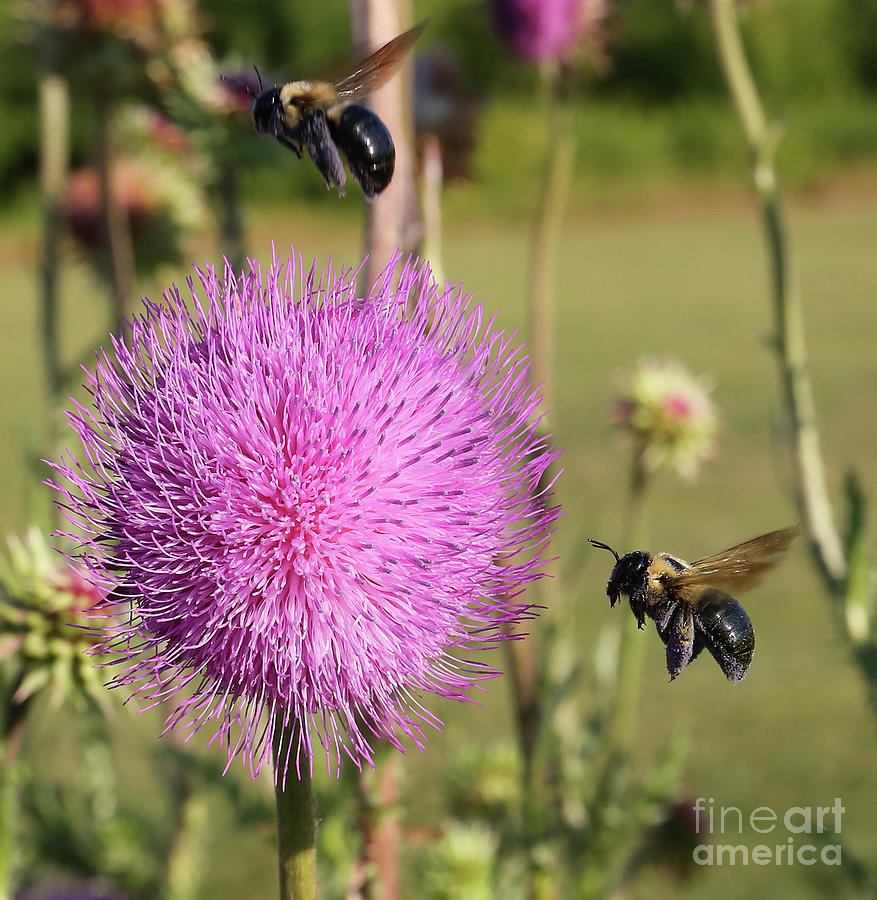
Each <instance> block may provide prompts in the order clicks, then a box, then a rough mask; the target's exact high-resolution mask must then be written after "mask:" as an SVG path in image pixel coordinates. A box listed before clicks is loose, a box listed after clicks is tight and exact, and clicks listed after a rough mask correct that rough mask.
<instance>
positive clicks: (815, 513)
mask: <svg viewBox="0 0 877 900" xmlns="http://www.w3.org/2000/svg"><path fill="white" fill-rule="evenodd" d="M709 9H710V18H711V21H712V27H713V34H714V37H715V42H716V47H717V48H718V52H719V59H720V62H721V66H722V71H723V73H724V76H725V80H726V82H727V84H728V89H729V91H730V93H731V97H732V99H733V102H734V107H735V109H736V111H737V116H738V118H739V119H740V124H741V126H742V128H743V132H744V134H745V136H746V141H747V143H748V145H749V152H750V155H751V157H752V166H753V180H754V183H755V189H756V192H757V194H758V198H759V201H760V203H761V210H762V217H763V221H764V228H765V236H766V240H767V249H768V255H769V260H770V268H771V282H772V292H773V304H774V319H775V325H776V349H777V358H778V362H779V368H780V379H781V382H782V387H783V400H784V403H785V407H786V409H787V411H788V413H789V419H790V422H791V429H792V443H793V449H794V461H795V475H796V479H795V484H796V501H797V504H798V508H799V510H800V514H801V517H802V518H803V520H804V523H805V525H806V528H807V533H808V535H809V538H810V551H811V553H812V555H813V557H814V559H815V561H816V564H817V566H818V568H819V571H820V573H821V575H822V578H823V580H824V581H825V584H826V585H827V587H828V589H829V590H830V591H831V593H832V594H835V595H840V594H842V593H843V591H844V585H845V581H846V569H847V566H846V560H845V557H844V551H843V545H842V542H841V538H840V535H839V533H838V531H837V528H836V526H835V523H834V515H833V512H832V508H831V501H830V500H829V495H828V486H827V483H826V474H825V465H824V463H823V460H822V452H821V450H820V444H819V431H818V429H817V426H816V411H815V405H814V402H813V391H812V388H811V385H810V376H809V373H808V371H807V352H806V344H805V340H804V316H803V310H802V306H801V297H800V293H799V291H798V285H797V281H796V279H795V277H794V273H793V270H792V266H791V263H790V253H789V244H788V238H787V235H786V228H785V222H784V218H783V209H782V204H781V202H780V197H779V190H778V184H777V175H776V168H775V157H776V149H777V144H778V142H779V136H780V130H779V128H777V127H776V126H775V125H771V124H770V123H768V121H767V118H766V116H765V114H764V110H763V107H762V105H761V100H760V98H759V96H758V90H757V88H756V86H755V80H754V78H753V77H752V72H751V70H750V68H749V64H748V62H747V60H746V54H745V51H744V48H743V40H742V37H741V35H740V23H739V19H738V17H737V6H736V0H709Z"/></svg>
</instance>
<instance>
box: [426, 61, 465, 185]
mask: <svg viewBox="0 0 877 900" xmlns="http://www.w3.org/2000/svg"><path fill="white" fill-rule="evenodd" d="M480 109H481V100H480V98H479V97H478V96H477V95H476V93H475V92H474V91H473V90H472V89H471V87H469V86H468V85H467V84H466V82H465V80H464V77H463V73H462V70H461V68H460V65H459V63H458V61H457V60H456V59H455V58H454V56H453V55H452V54H451V53H449V52H448V51H442V50H433V51H432V52H429V53H426V54H422V55H420V56H418V57H417V58H416V59H415V61H414V127H415V131H416V134H417V139H418V144H419V146H418V150H419V151H420V153H421V154H422V153H423V141H424V139H426V138H427V137H429V136H433V137H436V138H438V141H439V146H440V147H441V160H442V175H443V180H444V181H451V180H453V179H465V178H469V177H470V174H471V156H472V149H473V148H474V146H475V125H476V120H477V117H478V113H479V111H480Z"/></svg>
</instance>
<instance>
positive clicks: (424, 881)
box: [418, 822, 499, 900]
mask: <svg viewBox="0 0 877 900" xmlns="http://www.w3.org/2000/svg"><path fill="white" fill-rule="evenodd" d="M498 845H499V840H498V838H497V835H496V834H495V833H494V832H493V831H491V830H490V829H488V828H485V827H483V826H480V825H477V824H465V823H462V822H449V823H448V824H447V825H446V826H445V830H444V833H443V834H442V837H441V839H440V840H439V841H437V842H435V843H432V844H429V845H428V846H426V847H425V848H424V849H423V850H422V851H421V853H420V854H419V855H420V857H421V859H420V861H419V862H420V864H419V866H418V896H420V897H422V898H423V900H456V898H458V897H466V898H467V900H491V898H493V897H495V896H497V894H496V893H495V891H494V869H495V864H496V863H495V857H496V853H497V849H498Z"/></svg>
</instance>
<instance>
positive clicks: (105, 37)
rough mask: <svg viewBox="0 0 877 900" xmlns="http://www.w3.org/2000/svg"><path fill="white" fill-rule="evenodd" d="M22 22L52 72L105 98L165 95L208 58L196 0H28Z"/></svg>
mask: <svg viewBox="0 0 877 900" xmlns="http://www.w3.org/2000/svg"><path fill="white" fill-rule="evenodd" d="M20 17H21V19H22V20H23V23H24V31H25V39H26V40H27V41H28V42H29V43H31V44H33V45H34V46H36V47H37V48H38V49H39V50H40V52H41V54H42V55H43V56H44V58H45V59H47V60H49V61H50V62H51V65H52V67H53V68H55V69H57V70H59V71H61V72H63V73H64V74H65V75H66V76H67V77H68V78H70V79H71V80H72V81H73V82H75V83H77V84H78V85H80V86H88V87H90V88H91V89H92V90H94V91H95V93H96V94H99V95H101V96H111V97H116V98H117V97H123V96H128V95H130V94H131V93H139V92H142V91H143V90H144V89H150V88H151V89H153V90H156V91H162V90H165V89H167V88H169V87H172V86H174V85H175V84H177V83H178V81H179V78H180V76H181V74H185V73H186V72H187V71H188V70H189V69H190V68H191V67H192V64H193V62H194V61H195V60H196V59H198V58H201V57H202V56H203V55H204V48H205V45H204V44H203V42H202V41H201V38H200V31H201V23H200V21H199V19H198V16H197V14H196V8H195V5H194V3H193V2H191V0H27V2H26V3H25V4H24V5H23V7H22V9H21V12H20Z"/></svg>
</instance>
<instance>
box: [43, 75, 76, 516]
mask: <svg viewBox="0 0 877 900" xmlns="http://www.w3.org/2000/svg"><path fill="white" fill-rule="evenodd" d="M38 104H39V113H40V194H41V195H42V207H43V253H42V260H41V263H40V274H41V287H42V292H41V297H40V342H41V344H42V351H43V364H44V366H45V372H46V390H47V394H48V397H47V401H48V402H47V404H46V426H45V428H46V431H45V438H46V448H47V451H48V454H49V456H50V457H54V455H55V452H56V448H57V445H58V440H59V436H60V422H59V418H58V415H59V412H58V407H59V405H60V401H61V398H62V396H63V393H64V366H63V361H62V359H61V341H60V337H59V334H58V280H59V273H60V268H61V263H60V258H61V229H62V225H61V206H62V204H63V202H64V193H65V190H66V185H67V171H68V165H69V158H70V93H69V90H68V87H67V82H66V81H65V80H64V79H63V78H62V77H61V76H60V75H58V74H56V73H54V72H45V73H43V74H42V75H41V76H40V80H39V100H38ZM50 509H51V513H50V514H51V516H52V520H53V524H57V515H58V510H57V507H56V505H55V504H54V503H52V504H51V506H50Z"/></svg>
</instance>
